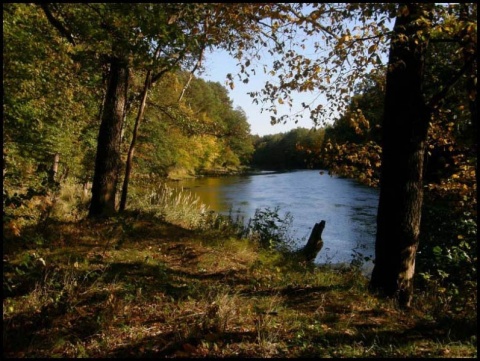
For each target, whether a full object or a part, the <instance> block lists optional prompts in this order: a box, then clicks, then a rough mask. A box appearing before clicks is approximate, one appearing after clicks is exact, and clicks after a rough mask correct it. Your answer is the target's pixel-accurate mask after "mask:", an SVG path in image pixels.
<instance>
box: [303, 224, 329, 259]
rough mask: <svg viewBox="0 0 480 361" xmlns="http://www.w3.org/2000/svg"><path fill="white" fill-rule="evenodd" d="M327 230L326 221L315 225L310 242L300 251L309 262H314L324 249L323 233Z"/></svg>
mask: <svg viewBox="0 0 480 361" xmlns="http://www.w3.org/2000/svg"><path fill="white" fill-rule="evenodd" d="M324 228H325V221H323V220H322V221H321V222H320V223H315V226H314V227H313V229H312V233H311V234H310V237H309V238H308V242H307V244H306V245H305V247H303V248H302V249H301V250H300V253H301V254H302V255H303V256H304V257H305V259H306V260H307V262H313V261H314V260H315V258H316V257H317V254H318V253H319V252H320V250H321V249H322V247H323V240H322V232H323V229H324Z"/></svg>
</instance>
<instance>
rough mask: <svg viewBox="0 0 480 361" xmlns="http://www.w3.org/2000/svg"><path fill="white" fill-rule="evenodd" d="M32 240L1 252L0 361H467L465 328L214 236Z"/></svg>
mask: <svg viewBox="0 0 480 361" xmlns="http://www.w3.org/2000/svg"><path fill="white" fill-rule="evenodd" d="M35 232H37V233H38V230H30V234H29V231H26V232H25V234H24V235H23V236H22V238H18V239H15V240H5V241H4V300H3V309H4V311H3V321H4V324H3V334H4V338H3V356H4V357H82V356H83V357H312V356H315V357H476V330H477V326H476V320H475V318H476V317H473V318H470V319H468V318H464V319H455V318H445V319H439V318H438V317H437V318H433V317H432V315H428V314H426V313H424V312H421V311H418V310H417V311H415V310H412V311H409V312H403V311H400V310H398V309H396V308H395V305H393V304H392V303H391V302H388V301H382V300H379V299H376V298H374V297H372V296H371V295H369V294H368V293H367V292H366V287H365V286H366V280H365V279H364V278H363V277H362V275H361V274H360V272H357V271H355V270H332V269H320V268H315V267H312V266H310V265H304V264H301V263H299V262H298V261H296V260H295V259H291V258H290V259H289V258H284V257H282V256H281V255H278V254H274V253H268V252H265V251H259V250H258V249H257V248H256V247H255V246H254V245H252V244H251V243H250V242H248V241H246V240H238V239H236V238H233V237H231V236H228V235H225V233H220V232H213V231H210V232H200V231H199V232H193V231H189V230H185V229H182V228H179V227H176V226H173V225H170V224H166V223H164V222H161V221H159V220H157V219H155V218H153V217H148V216H146V215H142V216H139V215H138V214H137V215H135V214H132V215H129V216H128V217H125V218H118V219H113V220H108V221H103V222H92V221H82V222H79V223H73V224H68V223H64V224H61V223H52V224H49V225H48V226H47V227H45V229H43V230H42V231H41V235H42V237H41V242H40V241H39V239H40V238H39V237H33V235H34V234H36V233H35ZM37 236H38V235H37ZM25 239H27V240H28V242H25ZM34 241H35V242H36V243H37V244H34Z"/></svg>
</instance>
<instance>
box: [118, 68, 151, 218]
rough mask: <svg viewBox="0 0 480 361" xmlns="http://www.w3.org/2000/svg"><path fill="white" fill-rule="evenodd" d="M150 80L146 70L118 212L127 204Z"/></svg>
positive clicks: (149, 73) (149, 74)
mask: <svg viewBox="0 0 480 361" xmlns="http://www.w3.org/2000/svg"><path fill="white" fill-rule="evenodd" d="M151 80H152V72H151V71H150V70H148V72H147V75H146V77H145V84H144V86H143V92H142V100H141V102H140V108H139V109H138V114H137V119H136V120H135V126H134V128H133V135H132V142H131V143H130V148H129V149H128V156H127V164H126V168H125V177H124V178H123V188H122V198H121V201H120V212H123V211H124V210H125V207H126V205H127V195H128V183H129V182H130V173H131V172H132V166H133V154H134V153H135V145H136V143H137V135H138V128H139V127H140V122H141V121H142V119H143V113H144V111H145V104H146V103H147V96H148V90H149V89H150V85H151Z"/></svg>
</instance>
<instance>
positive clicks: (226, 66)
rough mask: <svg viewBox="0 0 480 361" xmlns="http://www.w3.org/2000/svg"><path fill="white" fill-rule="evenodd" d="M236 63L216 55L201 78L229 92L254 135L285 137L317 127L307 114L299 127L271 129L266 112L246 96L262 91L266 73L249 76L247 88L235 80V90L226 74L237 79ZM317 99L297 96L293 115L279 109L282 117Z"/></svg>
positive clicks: (222, 53) (225, 55) (291, 124)
mask: <svg viewBox="0 0 480 361" xmlns="http://www.w3.org/2000/svg"><path fill="white" fill-rule="evenodd" d="M237 63H238V60H236V59H234V58H233V57H231V56H230V55H229V54H228V53H227V52H225V51H216V52H214V53H210V54H207V55H206V57H205V61H204V64H203V65H204V67H205V70H204V72H203V73H201V74H198V76H199V77H200V78H202V79H204V80H207V81H214V82H219V83H220V84H222V85H223V86H225V88H227V90H228V91H229V95H230V99H232V101H233V107H234V108H236V107H241V108H242V109H243V110H244V111H245V113H246V115H247V118H248V122H249V123H250V132H251V134H257V135H260V136H263V135H267V134H276V133H285V132H288V131H290V130H292V129H295V128H298V127H302V128H307V129H310V128H312V127H313V126H314V125H313V123H312V121H311V119H310V118H309V116H308V114H307V113H306V114H305V117H303V119H302V120H300V121H298V123H297V124H295V122H294V121H293V120H291V121H289V122H287V123H286V124H275V125H271V124H270V114H269V112H268V111H266V110H265V111H263V112H261V108H262V106H261V104H258V105H257V104H254V103H253V102H252V100H253V99H252V98H251V97H250V96H249V95H248V94H247V93H248V92H249V91H259V90H260V89H262V87H263V85H264V83H265V81H266V80H268V79H269V78H268V77H267V76H266V75H264V74H263V70H261V69H257V71H256V75H251V76H250V81H249V82H248V84H244V83H243V82H241V81H240V80H238V78H236V77H234V81H235V87H234V89H233V90H232V89H230V87H229V86H228V85H227V83H226V81H227V74H228V73H231V74H232V75H234V76H235V74H237V73H238V72H239V69H240V68H238V67H237V65H236V64H237ZM315 97H316V95H315V94H298V95H297V96H296V97H295V98H294V103H293V108H292V111H290V109H289V107H288V106H287V105H285V106H283V108H282V107H281V106H279V115H281V114H285V113H287V114H290V113H291V112H292V113H295V112H296V111H298V110H299V109H300V108H301V105H300V104H301V103H302V102H305V103H307V104H308V103H310V102H311V101H312V100H313V99H314V98H315ZM296 106H297V107H296ZM280 111H282V112H280Z"/></svg>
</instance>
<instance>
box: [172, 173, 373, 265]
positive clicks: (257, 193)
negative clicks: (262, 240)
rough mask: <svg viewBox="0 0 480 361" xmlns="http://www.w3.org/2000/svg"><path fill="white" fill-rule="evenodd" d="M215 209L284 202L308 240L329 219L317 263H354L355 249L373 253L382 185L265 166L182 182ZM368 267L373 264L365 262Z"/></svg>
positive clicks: (250, 210) (297, 234) (238, 212)
mask: <svg viewBox="0 0 480 361" xmlns="http://www.w3.org/2000/svg"><path fill="white" fill-rule="evenodd" d="M178 186H179V187H183V188H184V189H186V190H189V191H191V192H192V193H194V194H196V195H197V196H198V197H199V198H200V199H201V201H202V202H203V203H205V204H206V205H208V206H209V208H210V210H213V211H216V212H218V213H221V214H229V213H230V212H231V214H232V216H233V218H236V217H237V216H240V217H244V218H245V220H246V221H248V219H249V218H252V217H253V215H254V214H255V210H256V209H257V208H260V209H265V208H266V207H269V208H270V209H272V210H273V209H274V208H275V207H276V206H278V207H280V210H279V214H280V215H281V216H282V218H283V217H284V215H285V213H286V212H289V213H290V214H291V215H292V216H293V224H292V233H293V235H294V238H295V239H298V240H299V247H300V246H303V245H304V244H305V243H306V241H307V239H308V237H309V235H310V232H311V230H312V228H313V226H314V224H315V223H318V222H320V221H321V220H325V221H326V226H325V230H324V231H323V235H322V239H323V241H324V246H323V249H322V250H321V251H320V253H319V255H318V256H317V258H316V260H315V263H318V264H323V263H333V264H335V263H349V262H350V261H351V260H352V254H353V250H356V251H358V252H360V253H361V254H363V255H365V256H373V255H374V243H375V232H376V214H377V207H378V195H379V192H378V190H377V189H373V188H369V187H366V186H364V185H361V184H359V183H357V182H355V181H353V180H350V179H345V178H339V177H336V176H330V175H328V172H327V171H318V170H299V171H292V172H282V173H277V172H260V173H258V174H249V175H238V176H228V177H202V178H196V179H188V180H183V181H180V182H178ZM366 266H367V268H370V267H369V266H368V265H366Z"/></svg>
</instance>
